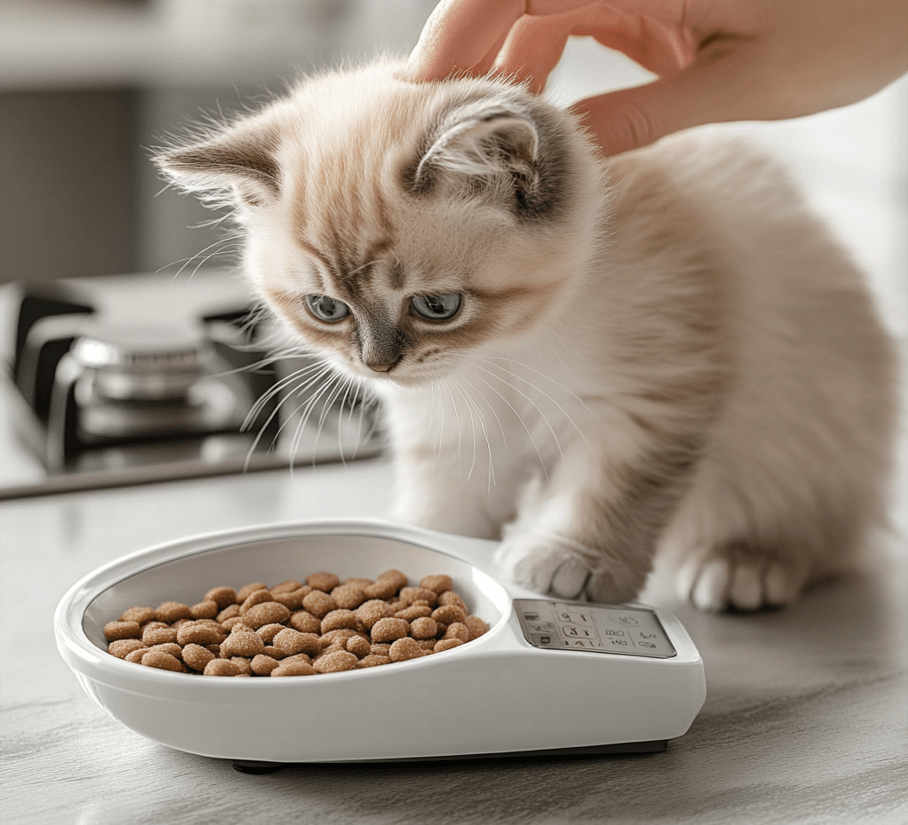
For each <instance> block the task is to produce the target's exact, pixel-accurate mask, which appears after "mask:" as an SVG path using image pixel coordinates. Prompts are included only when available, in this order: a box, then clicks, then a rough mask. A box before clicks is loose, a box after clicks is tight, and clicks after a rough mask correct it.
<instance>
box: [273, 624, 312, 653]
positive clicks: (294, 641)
mask: <svg viewBox="0 0 908 825" xmlns="http://www.w3.org/2000/svg"><path fill="white" fill-rule="evenodd" d="M274 647H276V648H277V649H278V650H280V651H281V652H282V653H283V654H284V655H285V656H293V655H295V654H297V653H307V654H309V655H310V656H314V655H315V654H316V653H318V651H319V650H320V646H319V639H318V636H316V635H315V634H314V633H300V631H298V630H293V629H292V628H289V627H285V628H284V629H283V630H282V631H281V632H280V633H278V634H277V635H276V636H275V637H274Z"/></svg>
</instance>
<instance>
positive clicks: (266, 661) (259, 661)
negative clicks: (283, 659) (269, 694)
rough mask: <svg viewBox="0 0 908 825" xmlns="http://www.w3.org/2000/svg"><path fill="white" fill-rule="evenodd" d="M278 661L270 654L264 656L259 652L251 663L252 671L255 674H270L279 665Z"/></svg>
mask: <svg viewBox="0 0 908 825" xmlns="http://www.w3.org/2000/svg"><path fill="white" fill-rule="evenodd" d="M280 664H281V663H280V662H279V661H278V660H277V659H273V658H272V657H271V656H266V655H265V654H264V653H259V655H258V656H256V657H255V658H254V659H253V660H252V663H251V667H252V672H253V673H254V674H255V675H256V676H270V675H271V671H272V670H274V669H275V668H276V667H279V666H280Z"/></svg>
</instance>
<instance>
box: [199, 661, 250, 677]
mask: <svg viewBox="0 0 908 825" xmlns="http://www.w3.org/2000/svg"><path fill="white" fill-rule="evenodd" d="M204 673H205V675H206V676H239V675H240V673H241V671H240V669H239V668H238V667H237V666H236V665H235V664H234V663H233V662H231V661H230V659H212V660H211V661H210V662H209V663H208V664H207V665H205V670H204Z"/></svg>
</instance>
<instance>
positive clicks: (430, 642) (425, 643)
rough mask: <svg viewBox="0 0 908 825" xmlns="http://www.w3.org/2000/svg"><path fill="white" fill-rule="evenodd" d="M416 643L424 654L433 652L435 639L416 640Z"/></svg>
mask: <svg viewBox="0 0 908 825" xmlns="http://www.w3.org/2000/svg"><path fill="white" fill-rule="evenodd" d="M416 641H417V643H418V644H419V646H420V647H421V648H422V649H423V650H424V651H425V652H426V653H434V652H435V642H436V640H435V639H417V640H416Z"/></svg>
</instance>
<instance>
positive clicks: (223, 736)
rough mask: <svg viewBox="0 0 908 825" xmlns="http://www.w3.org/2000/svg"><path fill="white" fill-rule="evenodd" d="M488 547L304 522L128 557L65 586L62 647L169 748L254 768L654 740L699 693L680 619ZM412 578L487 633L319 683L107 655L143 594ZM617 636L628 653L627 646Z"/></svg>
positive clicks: (154, 599)
mask: <svg viewBox="0 0 908 825" xmlns="http://www.w3.org/2000/svg"><path fill="white" fill-rule="evenodd" d="M494 546H495V545H494V544H493V543H491V542H487V541H481V540H477V539H469V538H463V537H458V536H451V535H446V534H441V533H434V532H430V531H426V530H420V529H416V528H409V527H402V526H399V525H394V524H389V523H384V522H378V521H352V520H351V521H332V522H301V523H295V524H279V525H269V526H264V527H256V528H247V529H242V530H235V531H230V532H222V533H217V534H211V535H204V536H199V537H195V538H190V539H186V540H182V541H178V542H173V543H169V544H165V545H161V546H158V547H154V548H152V549H149V550H145V551H141V552H138V553H134V554H132V555H129V556H126V557H124V558H121V559H118V560H116V561H114V562H112V563H110V564H108V565H105V566H104V567H102V568H100V569H98V570H97V571H95V572H93V573H91V574H89V575H88V576H86V577H85V578H84V579H82V580H81V581H79V582H78V583H77V584H75V585H74V586H73V587H72V588H71V589H70V590H69V592H68V593H67V594H66V595H65V596H64V597H63V599H62V600H61V602H60V604H59V606H58V607H57V611H56V614H55V617H54V629H55V633H56V638H57V645H58V648H59V650H60V653H61V655H62V656H63V659H64V660H65V661H66V663H67V664H68V665H69V666H70V668H71V669H72V670H73V672H74V673H75V675H76V678H77V679H78V680H79V682H80V684H81V685H82V687H83V688H84V689H85V691H86V692H87V693H88V695H89V696H91V697H92V699H94V701H95V702H96V703H97V704H98V705H99V706H100V707H101V708H102V709H103V710H104V711H105V712H106V713H108V714H109V715H110V716H112V717H113V718H114V719H116V720H117V721H118V722H120V723H122V724H123V725H124V726H126V727H127V728H129V729H131V730H133V731H135V732H137V733H139V734H141V735H142V736H145V737H147V738H149V739H151V740H154V741H156V742H159V743H161V744H163V745H166V746H168V747H171V748H175V749H177V750H180V751H185V752H188V753H194V754H199V755H204V756H210V757H218V758H223V759H232V760H242V761H244V762H262V763H289V762H341V761H373V760H393V759H428V758H452V757H471V756H479V755H495V754H498V755H503V754H512V753H528V752H537V751H544V752H546V753H551V754H553V755H554V754H557V753H559V752H567V751H573V750H575V749H600V750H602V751H604V752H607V751H609V750H658V749H663V748H664V746H665V742H666V740H668V739H672V738H674V737H677V736H681V735H682V734H683V733H684V732H685V731H686V730H687V729H688V727H689V726H690V724H691V722H692V721H693V719H694V718H695V717H696V715H697V713H698V712H699V710H700V707H701V706H702V704H703V700H704V697H705V680H704V673H703V663H702V661H701V659H700V656H699V653H698V652H697V650H696V648H695V646H694V644H693V642H692V641H691V640H690V638H689V636H688V635H687V633H686V631H685V630H684V628H683V627H682V626H681V624H680V623H679V622H678V620H677V619H676V618H675V617H673V616H671V615H670V614H668V613H666V612H665V611H662V610H654V609H652V608H646V607H643V606H639V605H619V606H600V605H591V604H585V603H580V602H571V603H569V602H564V601H554V600H552V599H551V598H549V597H545V596H540V595H539V594H536V593H532V592H529V591H526V590H523V589H521V588H519V587H517V586H515V585H513V584H511V583H504V582H501V581H498V580H496V578H495V573H494V566H493V564H492V558H491V557H492V550H493V549H494ZM391 568H397V569H398V570H401V571H403V572H404V573H405V574H406V575H407V576H409V577H410V581H411V583H418V580H419V579H420V578H421V577H423V576H425V575H429V574H441V573H444V574H448V575H450V576H451V578H452V579H453V581H454V589H455V590H456V591H457V592H459V593H460V595H461V596H462V597H463V598H464V600H465V601H466V602H467V606H468V607H469V609H470V611H471V612H472V613H473V614H475V615H477V616H480V617H482V618H483V619H485V621H486V622H488V624H489V631H488V632H487V633H486V634H484V635H483V636H481V637H480V638H478V639H475V640H474V641H471V642H469V643H467V644H465V645H462V646H460V647H458V648H454V649H452V650H448V651H445V652H443V653H437V654H432V655H430V656H424V657H421V658H419V659H413V660H409V661H404V662H397V663H393V664H388V665H382V666H379V667H372V668H365V669H358V670H350V671H345V672H340V673H326V674H319V675H313V676H298V677H286V678H280V679H268V678H245V679H244V678H216V677H206V676H199V675H194V674H188V673H173V672H170V671H164V670H157V669H154V668H150V667H143V666H141V665H137V664H134V663H131V662H126V661H124V660H121V659H118V658H116V657H114V656H111V655H110V654H109V653H107V641H106V639H105V637H104V633H103V627H104V625H105V624H106V623H107V622H110V621H113V620H115V619H117V617H118V616H119V615H120V614H121V613H122V612H123V611H124V610H125V609H126V608H128V607H131V606H133V605H151V606H154V605H156V604H160V603H161V602H163V601H170V600H173V601H182V602H185V603H188V604H193V603H195V602H197V601H199V600H200V599H201V596H202V594H204V593H205V592H206V591H207V590H209V589H210V588H211V587H214V586H217V585H228V586H231V587H234V588H239V587H240V586H242V585H243V584H246V583H247V582H252V581H263V582H266V583H268V584H276V583H278V582H281V581H284V580H287V579H292V578H295V579H300V580H304V579H305V578H306V576H308V575H309V574H310V573H314V572H318V571H321V570H326V571H330V572H333V573H336V574H337V575H338V576H340V578H341V579H344V578H348V577H369V578H374V577H376V576H377V575H378V574H379V573H381V572H383V571H385V570H389V569H391ZM622 645H623V646H622Z"/></svg>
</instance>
